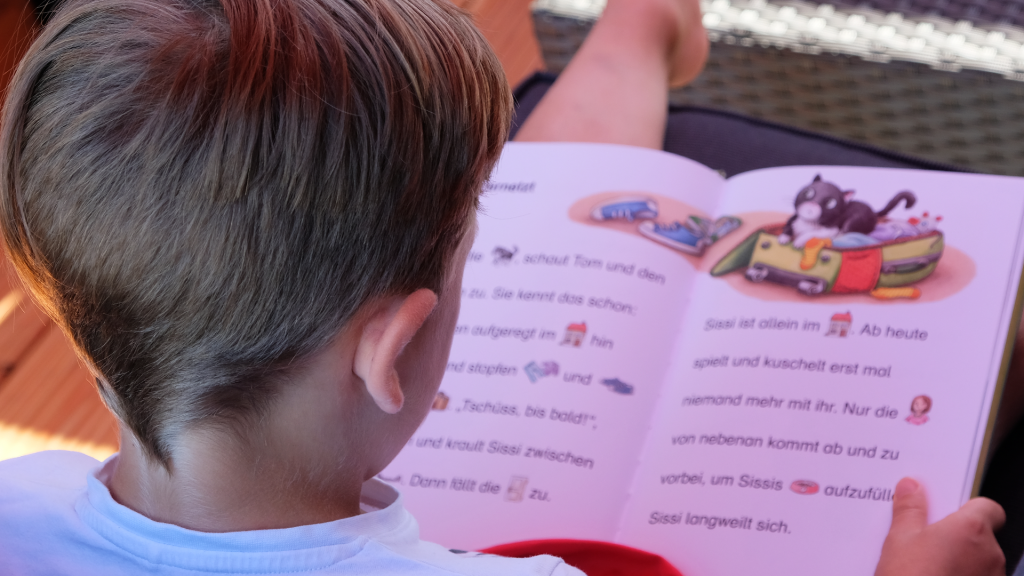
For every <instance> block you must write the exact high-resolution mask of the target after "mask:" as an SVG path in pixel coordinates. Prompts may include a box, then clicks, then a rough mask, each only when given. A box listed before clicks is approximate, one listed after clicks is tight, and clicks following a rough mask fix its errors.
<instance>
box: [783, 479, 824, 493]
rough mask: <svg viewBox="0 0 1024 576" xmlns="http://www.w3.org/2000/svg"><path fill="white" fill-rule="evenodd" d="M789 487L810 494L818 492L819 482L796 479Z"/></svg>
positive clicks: (794, 490) (797, 491)
mask: <svg viewBox="0 0 1024 576" xmlns="http://www.w3.org/2000/svg"><path fill="white" fill-rule="evenodd" d="M789 489H790V490H792V491H793V492H796V493H797V494H803V495H805V496H810V495H811V494H817V493H818V483H817V482H815V481H813V480H794V481H793V483H792V484H790V485H789Z"/></svg>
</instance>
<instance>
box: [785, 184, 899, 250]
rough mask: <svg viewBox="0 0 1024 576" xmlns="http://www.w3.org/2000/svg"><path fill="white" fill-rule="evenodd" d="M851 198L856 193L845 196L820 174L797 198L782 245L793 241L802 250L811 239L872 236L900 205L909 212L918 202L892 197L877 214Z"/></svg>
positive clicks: (851, 192) (787, 223) (845, 193)
mask: <svg viewBox="0 0 1024 576" xmlns="http://www.w3.org/2000/svg"><path fill="white" fill-rule="evenodd" d="M851 198H853V190H847V191H845V192H844V191H842V190H840V189H839V187H838V186H836V185H835V184H832V183H831V182H826V181H824V180H822V179H821V174H818V175H817V176H815V177H814V180H813V181H812V182H811V183H810V184H808V185H807V186H806V187H805V188H804V189H803V190H801V191H800V193H799V194H797V195H796V201H795V202H794V205H795V206H796V213H795V214H793V216H792V217H791V218H790V219H789V220H788V221H787V222H786V227H785V228H784V229H783V231H782V234H780V235H779V242H780V243H782V244H788V243H789V242H790V241H791V240H792V241H793V246H794V247H795V248H803V247H804V244H807V241H808V240H810V239H811V238H835V237H836V236H838V235H840V234H846V233H847V232H859V233H861V234H870V233H871V232H872V231H873V230H874V229H875V226H876V225H877V224H878V219H879V218H881V217H884V216H885V215H887V214H888V213H889V212H890V211H892V209H893V208H896V206H898V205H899V203H900V202H901V201H902V202H904V203H905V207H906V208H910V207H911V206H913V205H914V202H916V201H917V198H916V197H915V196H914V194H913V192H909V191H906V190H904V191H903V192H899V193H897V194H896V195H895V196H893V198H892V200H889V203H888V204H886V205H885V208H883V209H882V210H880V211H879V212H875V211H874V210H872V209H871V206H868V205H867V204H865V203H864V202H858V201H856V200H851Z"/></svg>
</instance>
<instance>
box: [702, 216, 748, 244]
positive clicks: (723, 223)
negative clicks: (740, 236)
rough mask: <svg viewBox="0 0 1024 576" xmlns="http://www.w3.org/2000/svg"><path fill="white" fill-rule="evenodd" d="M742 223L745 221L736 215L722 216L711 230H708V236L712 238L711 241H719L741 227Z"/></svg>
mask: <svg viewBox="0 0 1024 576" xmlns="http://www.w3.org/2000/svg"><path fill="white" fill-rule="evenodd" d="M741 224H743V221H742V220H740V219H739V218H737V217H735V216H722V217H721V218H719V219H718V220H715V223H714V224H713V225H712V228H711V230H709V231H708V234H707V237H708V238H710V239H711V242H718V241H719V240H721V239H722V238H724V237H725V235H726V234H728V233H730V232H732V231H733V230H735V229H737V228H739V227H740V225H741Z"/></svg>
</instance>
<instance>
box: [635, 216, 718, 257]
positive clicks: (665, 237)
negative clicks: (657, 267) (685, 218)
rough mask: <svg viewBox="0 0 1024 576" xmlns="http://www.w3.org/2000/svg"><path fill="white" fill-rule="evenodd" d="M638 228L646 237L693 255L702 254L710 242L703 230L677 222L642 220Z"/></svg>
mask: <svg viewBox="0 0 1024 576" xmlns="http://www.w3.org/2000/svg"><path fill="white" fill-rule="evenodd" d="M638 230H639V231H640V233H641V234H643V235H644V236H645V237H646V238H650V239H651V240H654V241H655V242H658V243H659V244H664V245H665V246H668V247H669V248H675V249H676V250H679V251H680V252H686V253H687V254H693V255H694V256H700V255H701V254H703V253H704V248H706V247H707V245H708V244H710V243H711V240H710V239H709V238H708V237H707V236H706V235H705V234H704V233H703V232H701V231H698V230H694V229H693V228H692V227H691V226H686V225H684V224H681V223H679V222H673V223H671V224H658V223H657V222H644V223H642V224H640V227H639V228H638Z"/></svg>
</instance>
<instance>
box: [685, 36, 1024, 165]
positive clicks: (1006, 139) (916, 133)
mask: <svg viewBox="0 0 1024 576" xmlns="http://www.w3.org/2000/svg"><path fill="white" fill-rule="evenodd" d="M672 100H673V102H676V103H686V104H692V105H697V106H706V107H709V108H721V109H727V110H733V111H737V112H741V113H744V114H748V115H750V116H754V117H757V118H763V119H766V120H771V121H774V122H779V123H782V124H788V125H790V126H797V127H800V128H806V129H809V130H815V131H818V132H825V133H827V134H831V135H834V136H839V137H842V138H848V139H851V140H857V141H860V142H866V143H868V144H873V145H875V146H879V147H882V148H887V149H890V150H895V151H897V152H902V153H905V154H912V155H914V156H920V157H922V158H928V159H931V160H937V161H940V162H946V163H949V164H955V165H958V166H963V167H965V168H969V169H972V170H977V171H979V172H988V173H993V174H1007V175H1013V176H1024V83H1021V82H1012V81H1007V80H1004V79H1003V78H1001V77H999V76H996V75H994V74H987V73H983V72H941V71H937V70H932V69H931V68H928V67H927V66H924V65H920V64H912V63H906V62H892V63H888V64H879V63H875V62H866V61H864V60H861V59H859V58H856V57H850V56H838V55H829V54H817V55H809V54H800V53H796V52H792V51H789V50H778V49H774V48H762V47H744V46H738V45H729V44H726V43H715V44H713V45H712V50H711V57H710V59H709V61H708V65H707V68H706V69H705V71H704V73H703V74H702V75H701V77H700V78H698V80H697V81H696V82H694V83H693V84H691V85H690V86H688V87H686V88H684V89H682V90H679V91H677V92H675V93H673V94H672Z"/></svg>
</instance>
